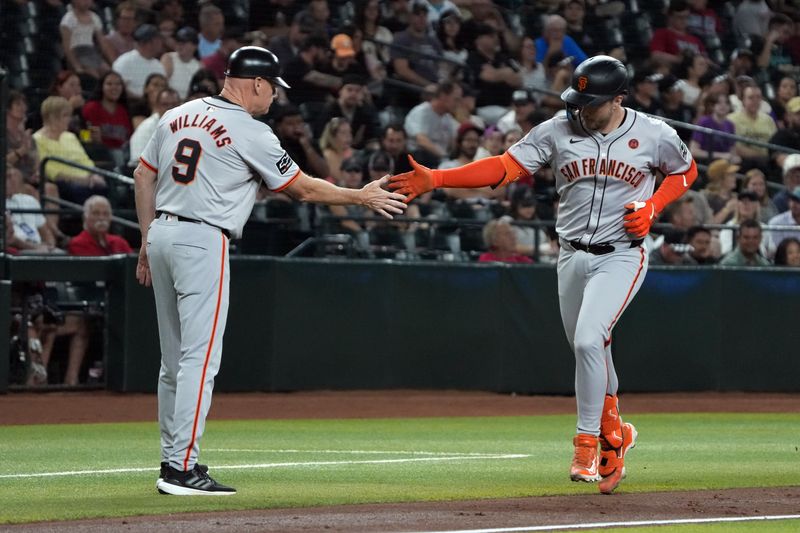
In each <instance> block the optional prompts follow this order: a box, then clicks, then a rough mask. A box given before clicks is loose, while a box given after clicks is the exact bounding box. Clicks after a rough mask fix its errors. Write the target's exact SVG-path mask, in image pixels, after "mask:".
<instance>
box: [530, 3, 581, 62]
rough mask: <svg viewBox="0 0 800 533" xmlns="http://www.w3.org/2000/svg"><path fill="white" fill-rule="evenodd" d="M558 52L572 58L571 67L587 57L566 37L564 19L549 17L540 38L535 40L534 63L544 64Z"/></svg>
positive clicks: (576, 44) (558, 16) (555, 16)
mask: <svg viewBox="0 0 800 533" xmlns="http://www.w3.org/2000/svg"><path fill="white" fill-rule="evenodd" d="M559 52H561V53H563V54H564V56H565V57H568V58H569V57H571V58H572V66H573V67H577V66H578V65H580V64H581V63H582V62H583V61H584V60H586V58H587V57H588V56H587V55H586V52H584V51H583V50H581V47H580V46H578V43H576V42H575V41H574V40H572V37H570V36H568V35H567V21H566V20H564V17H562V16H561V15H549V16H548V17H547V18H546V19H545V23H544V30H543V32H542V36H541V37H539V38H538V39H536V61H538V62H540V63H545V64H546V63H547V59H548V58H549V57H550V56H552V55H553V54H556V53H559Z"/></svg>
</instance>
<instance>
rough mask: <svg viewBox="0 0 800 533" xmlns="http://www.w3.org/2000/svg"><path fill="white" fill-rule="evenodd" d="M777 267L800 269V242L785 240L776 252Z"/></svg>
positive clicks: (790, 239)
mask: <svg viewBox="0 0 800 533" xmlns="http://www.w3.org/2000/svg"><path fill="white" fill-rule="evenodd" d="M775 266H788V267H800V240H798V239H796V238H794V237H789V238H787V239H783V240H782V241H781V242H780V244H779V245H778V248H777V249H776V250H775Z"/></svg>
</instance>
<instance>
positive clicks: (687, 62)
mask: <svg viewBox="0 0 800 533" xmlns="http://www.w3.org/2000/svg"><path fill="white" fill-rule="evenodd" d="M707 72H708V59H706V56H704V55H703V54H692V53H686V54H684V56H683V61H682V62H681V63H680V65H678V68H677V70H676V74H677V76H678V77H679V78H680V79H681V80H682V81H683V103H684V104H686V105H688V106H689V107H692V108H697V107H698V105H697V104H698V103H699V100H700V93H701V88H700V79H701V78H703V77H704V76H705V75H706V73H707Z"/></svg>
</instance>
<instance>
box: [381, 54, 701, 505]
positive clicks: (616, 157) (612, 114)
mask: <svg viewBox="0 0 800 533" xmlns="http://www.w3.org/2000/svg"><path fill="white" fill-rule="evenodd" d="M627 86H628V75H627V71H626V69H625V67H624V65H623V64H622V63H620V62H619V61H617V60H616V59H614V58H611V57H609V56H595V57H592V58H589V59H587V60H586V61H584V62H583V63H581V64H580V65H579V66H578V68H577V69H576V70H575V72H574V74H573V77H572V82H571V86H570V87H568V88H567V89H566V90H565V91H564V92H563V93H562V95H561V99H562V100H563V101H564V102H565V103H566V115H563V116H557V117H554V118H552V119H550V120H548V121H546V122H543V123H542V124H540V125H538V126H536V127H535V128H534V129H532V130H531V131H530V132H529V133H528V134H527V135H526V136H525V137H523V138H522V139H521V140H520V141H519V142H517V143H516V144H515V145H513V146H512V147H511V148H509V150H508V151H507V152H506V153H504V154H503V155H500V156H496V157H490V158H486V159H481V160H479V161H475V162H473V163H470V164H468V165H465V166H463V167H460V168H455V169H450V170H431V169H428V168H425V167H423V166H421V165H419V164H417V163H416V162H415V161H413V160H412V165H413V167H414V169H413V170H412V171H410V172H406V173H404V174H399V175H397V176H394V177H392V178H391V184H390V185H389V187H390V188H393V189H395V190H397V191H398V192H401V193H403V194H406V195H407V200H406V201H410V200H412V199H414V198H415V197H416V196H418V195H420V194H423V193H425V192H427V191H429V190H431V189H433V188H435V187H485V186H487V185H489V186H492V187H501V186H504V185H507V184H508V183H511V182H513V181H515V180H517V179H519V178H520V177H523V176H528V175H532V174H533V173H534V172H536V171H537V170H538V169H539V168H541V167H542V166H544V165H546V164H547V163H549V164H550V165H551V167H552V169H553V172H554V174H555V175H556V187H557V190H558V193H559V196H560V200H559V206H558V220H557V222H556V232H557V233H558V236H559V241H560V244H561V250H560V253H559V258H558V296H559V303H560V308H561V319H562V322H563V324H564V330H565V332H566V334H567V340H568V342H569V345H570V347H571V348H572V350H573V352H574V353H575V361H576V367H575V389H576V390H575V393H576V398H577V405H578V424H577V435H576V436H575V438H574V439H573V444H574V446H575V454H574V458H573V460H572V465H571V469H570V478H571V479H572V480H573V481H587V482H595V481H599V482H600V483H599V487H600V491H601V492H603V493H611V492H612V491H613V490H614V489H615V488H616V487H617V486H618V485H619V483H620V481H621V480H622V478H623V477H624V476H625V466H624V465H625V463H624V459H625V453H626V452H627V451H628V450H629V449H631V448H633V447H634V445H635V444H636V436H637V435H636V429H635V428H634V426H633V425H632V424H629V423H623V422H622V419H621V418H620V415H619V406H618V401H617V386H618V382H617V375H616V372H615V371H614V363H613V360H612V358H611V331H612V329H613V328H614V326H615V325H616V324H617V322H618V321H619V319H620V316H621V315H622V312H623V311H624V310H625V308H626V307H627V306H628V305H629V304H630V302H631V300H632V299H633V297H634V295H635V294H636V292H637V291H638V290H639V287H640V286H641V285H642V281H643V280H644V276H645V273H646V271H647V264H648V263H647V252H646V250H645V249H644V248H643V247H642V241H643V239H644V238H645V237H646V236H647V234H648V232H649V230H650V226H651V225H652V224H653V221H655V219H656V218H657V217H658V215H659V213H660V212H661V211H662V210H663V209H664V206H666V205H667V204H669V203H670V202H672V201H674V200H675V199H677V198H678V197H679V196H681V195H682V194H683V193H684V192H685V191H686V190H687V189H688V188H689V187H690V186H691V184H692V182H693V181H694V179H695V178H696V176H697V169H696V166H695V164H694V161H693V160H692V156H691V154H690V153H689V150H688V149H687V148H686V146H685V145H684V144H683V142H681V140H680V139H679V138H678V135H677V134H676V132H675V130H673V129H672V128H670V127H669V126H667V125H666V124H665V123H664V122H662V121H660V120H657V119H652V118H649V117H648V116H646V115H643V114H641V113H638V112H636V111H633V110H631V109H627V108H625V107H622V105H621V103H622V100H623V98H624V96H625V94H626V93H627ZM656 174H663V175H664V176H666V177H665V178H664V180H663V182H662V184H661V186H660V187H659V188H658V190H657V191H656V192H655V194H653V190H654V187H655V183H656ZM598 444H599V445H600V454H599V456H598Z"/></svg>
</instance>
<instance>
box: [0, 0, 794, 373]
mask: <svg viewBox="0 0 800 533" xmlns="http://www.w3.org/2000/svg"><path fill="white" fill-rule="evenodd" d="M0 17H1V18H2V21H3V23H2V28H1V29H0V33H1V35H0V39H2V42H3V46H2V48H0V66H2V67H3V68H5V69H6V70H7V71H8V82H9V87H10V90H9V91H8V93H7V98H6V145H7V146H6V148H7V151H6V167H5V172H6V206H7V211H6V228H7V231H6V251H7V252H8V253H11V254H73V255H109V254H115V253H127V252H130V250H131V249H132V248H133V249H136V248H137V247H138V246H139V244H140V242H139V235H138V230H137V229H136V225H135V224H132V223H128V224H126V223H125V219H127V220H129V221H134V220H135V213H134V211H133V191H132V186H131V182H130V180H126V177H129V176H130V175H131V173H132V170H133V168H135V166H136V164H137V160H138V156H139V154H140V153H141V152H142V150H143V148H144V146H145V144H146V143H147V141H148V140H149V137H150V135H151V134H152V132H153V131H154V128H155V126H156V124H157V123H158V120H159V118H160V116H161V115H162V114H163V113H165V112H166V111H168V110H169V109H171V108H173V107H175V106H177V105H180V104H181V103H182V102H185V101H187V100H191V99H195V98H202V97H207V96H211V95H215V94H217V93H218V92H219V90H220V87H221V84H222V82H223V80H224V71H225V66H226V61H227V57H228V56H229V55H230V54H231V53H232V52H233V51H234V50H236V49H237V48H238V47H240V46H243V45H248V44H252V45H258V46H264V47H267V48H269V49H270V50H271V51H273V52H274V53H275V54H276V55H277V56H278V58H279V59H280V62H281V65H282V70H283V78H284V79H285V80H286V81H287V82H288V83H289V84H290V85H291V87H292V88H291V89H290V90H288V91H283V90H282V89H281V90H280V94H279V95H278V98H277V99H276V101H275V103H274V104H273V106H272V108H271V110H270V112H269V114H268V115H266V116H264V117H258V119H259V120H263V121H265V122H266V123H268V124H269V125H270V126H271V127H272V129H273V130H274V131H275V133H276V134H277V136H278V137H279V139H280V140H281V143H282V144H283V146H284V148H285V149H286V150H287V152H288V153H289V154H290V155H291V157H292V158H293V159H294V160H295V161H296V162H297V163H298V164H299V165H300V167H301V168H303V169H304V170H305V171H306V172H308V173H310V174H312V175H315V176H318V177H321V178H324V179H328V180H330V181H332V182H335V183H338V184H340V185H343V186H346V187H354V188H355V187H360V186H362V185H363V184H364V183H365V182H366V181H368V180H374V179H378V178H380V177H382V176H384V175H386V174H396V173H400V172H404V171H407V170H410V165H409V162H408V155H409V154H411V155H413V156H414V157H415V158H416V160H417V161H419V162H420V163H422V164H425V165H427V166H430V167H438V168H448V167H454V166H459V165H463V164H466V163H468V162H470V161H473V160H475V159H479V158H482V157H487V156H492V155H499V154H501V153H503V152H504V151H505V150H506V149H507V148H508V147H509V146H511V145H512V144H514V143H515V142H517V141H518V140H519V139H520V138H522V137H523V136H524V135H525V134H527V132H528V131H530V130H531V128H535V127H536V126H537V125H538V124H539V123H541V122H542V121H545V120H547V119H549V118H550V117H552V116H554V115H555V114H557V113H563V104H562V102H561V100H560V99H559V97H558V95H559V94H560V93H561V91H562V90H563V89H565V88H566V87H567V86H568V84H569V83H570V77H571V74H572V72H573V70H574V68H575V67H576V66H577V65H578V64H579V63H580V62H581V61H582V60H584V59H585V58H586V57H588V56H592V55H595V54H601V53H602V54H608V55H611V56H614V57H616V58H618V59H620V60H621V61H623V62H624V63H625V64H626V65H627V66H628V68H629V71H630V80H631V82H630V87H629V94H628V97H627V99H626V101H625V105H626V106H628V107H630V108H632V109H636V110H639V111H643V112H646V113H650V114H653V115H656V116H660V117H664V118H665V119H668V120H669V121H670V124H672V125H673V126H674V127H675V128H676V129H677V131H678V132H679V135H680V136H681V137H682V139H683V140H684V141H685V143H686V144H687V146H688V147H689V149H690V150H691V152H692V154H693V155H694V157H695V158H696V160H697V162H698V164H699V167H700V170H701V172H700V178H699V179H698V180H697V182H696V184H695V186H694V189H695V190H692V191H690V193H689V194H687V195H685V196H684V197H683V198H682V199H681V200H680V201H678V202H676V203H675V204H673V205H671V206H670V207H669V209H668V210H667V211H666V212H665V213H664V214H662V217H661V220H660V221H659V222H660V223H661V224H660V225H657V226H656V227H655V229H654V231H653V235H652V236H651V237H650V238H649V243H648V244H649V249H650V250H651V262H652V263H653V264H671V265H707V264H715V263H721V264H724V265H757V266H767V265H781V266H800V241H799V240H798V238H799V237H800V153H797V152H800V94H798V79H799V78H798V76H799V75H800V67H798V65H800V7H798V5H797V2H790V1H781V0H772V1H766V0H739V1H735V0H730V1H714V0H672V1H666V0H651V1H637V0H568V1H563V0H496V1H490V0H302V1H301V0H263V1H255V0H250V1H248V0H229V1H225V2H222V1H218V2H212V1H202V0H199V1H197V0H126V1H122V2H115V1H110V0H72V1H66V0H0ZM692 125H696V126H701V127H702V128H694V129H693V128H692ZM717 132H719V133H720V135H716V133H717ZM751 141H752V142H751ZM234 142H235V140H234ZM50 157H57V158H60V159H59V160H51V161H49V162H47V164H46V165H44V166H42V165H41V162H42V161H43V160H45V159H46V158H50ZM64 160H66V161H68V162H72V163H75V164H71V163H65V162H64ZM43 209H44V210H43ZM557 209H558V195H557V193H556V190H555V188H554V179H553V174H552V171H551V169H549V168H544V169H542V170H540V171H539V172H537V174H536V175H535V176H534V177H533V178H532V179H529V180H526V181H522V182H517V183H514V184H513V185H512V186H510V187H507V188H503V189H498V190H492V189H489V188H487V189H485V190H459V189H446V190H438V191H434V192H432V193H429V194H427V195H425V196H423V197H421V198H419V199H417V200H415V201H414V202H412V204H411V206H410V208H409V209H408V212H407V214H406V216H405V217H403V218H401V219H398V220H397V221H395V222H392V223H386V222H382V221H378V220H376V219H374V218H373V217H371V216H370V213H369V212H366V211H364V210H362V209H359V208H357V207H350V208H344V207H336V208H334V207H332V208H328V207H322V206H316V207H314V206H311V207H309V206H306V205H299V204H296V203H294V202H293V201H292V200H291V199H290V198H288V197H286V196H285V195H282V194H274V193H271V192H270V191H268V190H266V189H265V188H262V189H261V191H260V192H259V198H258V203H257V206H256V208H255V209H254V211H253V214H252V217H251V220H250V222H249V223H248V227H246V228H245V232H244V238H243V240H242V241H240V242H237V243H235V244H234V246H235V251H237V252H239V253H257V254H267V255H285V254H287V253H294V252H298V251H299V250H301V249H302V248H303V246H302V245H301V243H304V242H305V243H308V242H310V241H309V239H310V240H311V241H314V243H315V245H314V247H308V248H307V249H306V250H305V252H304V253H315V254H317V255H348V256H355V257H380V258H393V259H433V260H461V261H510V262H521V263H528V262H538V263H552V262H554V261H555V259H556V256H557V254H558V241H557V239H556V236H555V234H554V231H553V225H554V224H553V220H554V219H555V217H556V215H557ZM298 245H301V246H300V248H297V247H298ZM292 250H294V252H290V251H292ZM311 250H313V252H311ZM298 253H299V252H298ZM45 311H46V309H45ZM57 322H58V323H57V324H54V325H53V327H51V328H50V329H49V330H46V331H45V332H44V333H43V334H41V335H40V337H41V340H42V350H41V352H42V354H43V357H42V364H43V366H44V367H47V363H48V358H49V350H50V349H51V347H52V344H53V338H55V337H59V336H64V337H67V338H69V339H70V340H69V341H68V342H69V348H68V349H69V353H70V355H69V365H68V368H67V369H66V370H65V372H64V375H65V382H67V383H75V382H77V380H78V368H80V366H81V361H82V358H83V355H82V354H83V353H84V352H85V351H86V345H87V343H88V342H89V340H88V339H89V333H88V331H89V328H88V325H87V319H86V318H85V317H84V318H82V319H79V318H75V319H70V318H69V315H68V316H67V317H66V319H64V317H61V320H60V321H57Z"/></svg>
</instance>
